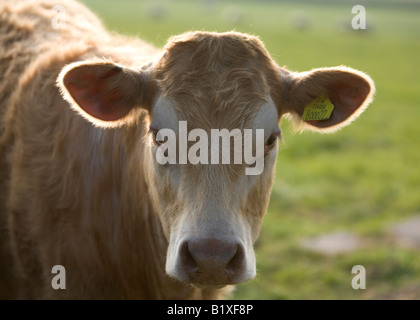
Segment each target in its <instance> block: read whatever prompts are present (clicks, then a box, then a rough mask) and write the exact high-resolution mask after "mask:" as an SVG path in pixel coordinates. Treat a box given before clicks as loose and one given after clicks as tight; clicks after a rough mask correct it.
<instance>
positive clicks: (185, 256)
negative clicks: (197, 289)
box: [180, 241, 197, 273]
mask: <svg viewBox="0 0 420 320" xmlns="http://www.w3.org/2000/svg"><path fill="white" fill-rule="evenodd" d="M180 253H181V263H182V265H183V267H184V270H185V271H186V272H187V273H195V272H197V263H196V262H195V260H194V258H193V256H192V254H191V252H190V249H189V248H188V242H187V241H186V242H184V243H183V244H182V245H181V250H180Z"/></svg>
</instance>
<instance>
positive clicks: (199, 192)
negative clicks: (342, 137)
mask: <svg viewBox="0 0 420 320" xmlns="http://www.w3.org/2000/svg"><path fill="white" fill-rule="evenodd" d="M55 3H56V1H49V0H36V1H13V0H3V1H2V2H1V4H0V77H1V78H0V79H1V81H0V296H1V297H3V298H5V297H7V298H16V297H17V298H80V299H85V298H129V299H137V298H139V299H169V298H176V299H186V298H217V297H218V296H219V294H220V293H221V292H222V290H223V289H222V288H223V287H225V286H227V285H231V284H236V283H239V282H242V281H246V280H249V279H252V278H253V277H254V276H255V274H256V268H255V256H254V251H253V243H254V242H255V240H256V239H257V237H258V233H259V230H260V226H261V221H262V218H263V215H264V213H265V211H266V209H267V205H268V201H269V196H270V190H271V186H272V184H273V180H274V167H275V166H274V164H275V161H276V155H277V150H278V146H277V140H278V139H277V137H278V136H279V135H280V129H279V127H278V123H279V121H280V119H281V118H282V117H283V116H284V115H289V116H291V120H292V121H293V123H294V124H296V126H297V127H298V128H299V129H302V130H304V129H309V130H314V131H319V132H332V131H335V130H337V129H339V128H341V127H343V126H345V125H347V124H349V123H350V122H351V121H352V120H354V119H355V118H356V117H357V116H358V115H360V113H361V112H362V111H363V110H364V109H365V108H366V107H367V105H368V104H369V102H370V101H371V99H372V96H373V92H374V85H373V82H372V80H371V79H370V78H369V77H368V76H366V75H365V74H363V73H361V72H359V71H356V70H353V69H350V68H347V67H333V68H321V69H314V70H311V71H308V72H302V73H296V72H292V71H289V70H287V69H285V68H283V67H279V66H278V65H277V64H276V63H275V62H274V61H273V60H272V59H271V57H270V55H269V54H268V52H267V51H266V50H265V48H264V46H263V44H262V42H261V41H260V40H259V39H258V38H256V37H254V36H250V35H247V34H241V33H237V32H227V33H211V32H188V33H186V34H182V35H180V36H175V37H172V38H170V39H169V41H168V43H167V44H166V46H165V47H164V48H163V50H157V49H155V48H154V47H152V46H150V45H148V44H146V43H144V42H142V41H140V40H135V39H128V38H125V37H121V36H117V35H110V34H109V33H108V32H107V31H106V30H105V29H104V28H103V26H102V25H101V23H100V22H99V21H98V20H97V18H96V17H95V16H94V15H92V14H91V13H90V12H89V11H88V10H87V9H86V8H85V7H83V6H82V5H80V4H78V3H76V2H73V1H66V2H63V3H64V6H65V7H64V8H65V14H66V21H65V26H64V27H63V28H56V27H54V25H53V24H52V19H53V18H54V11H53V10H52V8H53V6H54V5H55ZM321 96H325V97H328V98H329V100H330V101H331V102H332V104H333V106H334V109H333V111H332V114H331V115H330V117H329V118H326V119H324V120H310V119H307V118H306V120H303V119H302V115H303V113H304V109H305V106H306V105H307V104H308V103H310V102H311V101H312V100H314V99H315V98H317V97H321ZM75 111H76V112H75ZM180 121H186V123H187V124H188V131H189V132H190V131H191V130H193V129H201V130H203V132H207V133H209V132H210V130H212V129H228V130H233V129H240V130H241V132H243V131H244V130H245V129H255V130H256V129H263V130H264V143H263V144H264V146H263V148H264V149H263V150H264V155H263V157H264V158H263V161H264V170H263V172H262V173H261V174H259V175H246V174H245V169H246V167H247V166H248V165H247V164H245V163H242V164H241V163H233V164H218V165H217V164H203V163H199V164H192V163H187V164H180V163H177V164H166V165H161V164H159V163H158V162H157V159H156V152H157V150H158V148H159V147H160V145H161V144H162V142H161V141H159V139H157V138H156V134H157V133H158V132H159V130H161V129H172V130H173V131H174V132H178V129H179V124H180ZM177 139H178V140H179V139H180V137H179V136H177ZM256 147H257V146H256V145H255V146H253V148H254V149H255V148H256ZM55 265H61V266H63V267H64V268H65V271H66V289H64V290H62V289H61V290H60V289H59V290H55V289H54V288H52V286H51V279H52V278H53V276H54V275H53V274H52V273H51V270H52V268H53V267H54V266H55Z"/></svg>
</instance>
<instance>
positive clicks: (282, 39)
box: [84, 0, 420, 299]
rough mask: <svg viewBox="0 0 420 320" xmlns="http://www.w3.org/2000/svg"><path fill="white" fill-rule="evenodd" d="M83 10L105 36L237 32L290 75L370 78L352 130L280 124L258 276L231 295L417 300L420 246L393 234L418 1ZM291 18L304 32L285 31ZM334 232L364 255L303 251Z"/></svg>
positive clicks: (403, 184)
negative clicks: (346, 70)
mask: <svg viewBox="0 0 420 320" xmlns="http://www.w3.org/2000/svg"><path fill="white" fill-rule="evenodd" d="M84 2H85V3H86V4H87V5H88V6H89V7H90V8H91V9H92V10H93V11H95V12H96V13H97V14H98V15H99V16H100V17H101V18H102V20H103V21H104V23H105V25H106V26H107V27H108V28H109V29H111V30H114V31H117V32H120V33H125V34H130V35H137V36H139V37H142V38H143V39H146V40H148V41H150V42H152V43H153V44H155V45H157V46H161V45H163V44H164V43H165V41H166V40H167V38H168V37H169V36H171V35H175V34H178V33H182V32H185V31H188V30H210V31H220V32H222V31H228V30H232V29H234V30H237V31H241V32H248V33H252V34H255V35H258V36H260V38H261V39H262V40H263V41H264V43H265V44H266V47H267V49H268V50H269V52H270V53H271V54H272V56H273V58H274V59H275V60H276V61H277V63H278V64H279V65H287V67H288V68H290V69H292V70H296V71H304V70H308V69H311V68H315V67H322V66H335V65H348V66H351V67H353V68H356V69H359V70H362V71H364V72H366V73H368V74H369V75H370V76H371V77H372V78H373V80H374V81H375V83H376V89H377V94H376V98H375V100H374V102H373V103H372V104H371V106H370V107H369V108H368V109H367V111H366V112H365V113H364V114H362V116H361V117H360V118H359V119H358V120H357V121H356V122H354V123H353V124H352V125H351V126H349V127H347V128H345V129H343V130H342V131H340V132H338V133H336V134H333V135H317V134H314V133H304V134H295V133H293V132H292V130H291V129H290V127H289V124H288V122H287V121H283V122H282V123H281V127H282V130H283V135H284V140H285V143H284V145H283V146H281V148H280V152H279V156H278V160H277V171H276V182H275V185H274V188H273V194H272V197H271V202H270V207H269V210H268V213H267V215H266V217H265V220H264V224H263V227H262V231H261V235H260V238H259V240H258V241H257V243H256V254H257V261H258V262H257V268H258V276H257V278H256V279H255V280H254V281H251V282H248V283H245V284H241V285H239V286H237V289H236V291H235V293H234V295H233V298H236V299H383V298H404V297H408V298H416V299H420V246H419V247H418V249H417V250H415V249H409V248H404V247H401V246H399V245H397V243H396V241H395V240H394V239H393V237H392V236H391V235H390V233H389V226H390V225H391V224H393V223H397V222H399V221H402V220H403V219H405V218H408V217H410V216H413V215H419V214H420V169H419V164H420V143H419V142H420V94H419V91H420V75H419V71H420V19H419V17H420V1H410V2H408V1H383V2H380V1H376V2H367V1H359V2H354V3H353V2H351V1H336V2H331V3H333V4H331V3H329V4H328V3H323V2H319V3H318V2H316V1H312V2H307V3H306V2H299V1H295V2H276V1H271V2H270V1H267V2H265V1H258V2H257V1H187V0H182V1H169V0H167V1H147V2H142V1H135V0H123V1H118V2H117V1H109V0H85V1H84ZM364 3H365V4H364ZM354 4H364V5H365V8H366V17H367V24H368V30H367V31H353V30H350V23H351V19H352V18H353V16H354V14H352V13H351V8H352V6H353V5H354ZM296 16H301V17H302V16H303V20H304V21H306V22H307V23H308V27H307V28H306V29H304V30H298V29H297V28H296V27H294V26H293V23H292V21H293V19H295V20H296V19H297V18H296ZM293 17H295V18H293ZM346 26H347V28H345V27H346ZM337 230H341V231H348V232H351V233H353V234H355V235H358V236H360V237H361V238H362V239H363V245H362V247H361V248H360V249H358V250H356V251H354V252H351V253H348V254H341V255H336V256H326V255H321V254H319V253H315V252H311V251H309V250H307V249H303V248H302V247H301V246H300V243H301V241H302V239H304V238H306V237H313V236H317V235H321V234H324V233H328V232H333V231H337ZM419 233H420V230H419ZM354 265H363V266H364V267H365V268H366V271H367V279H366V287H367V288H366V289H365V290H354V289H352V287H351V280H352V277H353V276H354V275H353V274H351V268H352V267H353V266H354Z"/></svg>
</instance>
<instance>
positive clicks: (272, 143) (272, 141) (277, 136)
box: [264, 131, 281, 155]
mask: <svg viewBox="0 0 420 320" xmlns="http://www.w3.org/2000/svg"><path fill="white" fill-rule="evenodd" d="M277 139H281V132H280V131H279V132H275V133H272V134H271V135H270V136H269V137H268V139H267V142H266V143H265V146H264V155H267V153H268V152H270V151H271V150H272V149H273V148H274V146H275V145H276V142H277Z"/></svg>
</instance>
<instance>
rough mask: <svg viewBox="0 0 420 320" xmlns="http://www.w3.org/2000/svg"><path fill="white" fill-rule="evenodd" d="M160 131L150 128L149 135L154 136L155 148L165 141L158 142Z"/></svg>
mask: <svg viewBox="0 0 420 320" xmlns="http://www.w3.org/2000/svg"><path fill="white" fill-rule="evenodd" d="M158 131H159V130H158V129H156V128H152V127H150V128H149V133H150V135H151V136H152V140H153V144H154V145H155V146H160V145H161V144H162V142H163V141H157V140H156V136H157V133H158Z"/></svg>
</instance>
